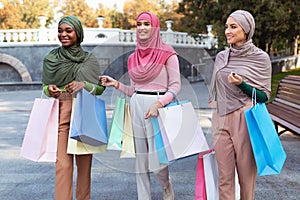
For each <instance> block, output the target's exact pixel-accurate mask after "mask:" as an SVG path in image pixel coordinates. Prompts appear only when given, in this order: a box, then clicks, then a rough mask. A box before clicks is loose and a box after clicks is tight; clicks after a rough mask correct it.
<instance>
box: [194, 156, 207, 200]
mask: <svg viewBox="0 0 300 200" xmlns="http://www.w3.org/2000/svg"><path fill="white" fill-rule="evenodd" d="M205 185H206V184H205V176H204V163H203V157H202V156H201V157H200V155H199V156H198V162H197V167H196V186H195V198H194V200H207V196H206V188H205Z"/></svg>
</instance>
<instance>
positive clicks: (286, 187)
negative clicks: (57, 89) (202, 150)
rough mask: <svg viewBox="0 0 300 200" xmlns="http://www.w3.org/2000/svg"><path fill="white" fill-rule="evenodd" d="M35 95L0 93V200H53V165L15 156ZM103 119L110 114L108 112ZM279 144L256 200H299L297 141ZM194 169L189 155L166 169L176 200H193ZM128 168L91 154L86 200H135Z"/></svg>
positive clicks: (206, 118)
mask: <svg viewBox="0 0 300 200" xmlns="http://www.w3.org/2000/svg"><path fill="white" fill-rule="evenodd" d="M192 87H194V86H192ZM187 94H188V95H195V94H194V93H187ZM114 95H116V94H112V93H110V92H109V91H107V93H106V95H103V98H104V99H105V101H106V104H107V106H108V108H109V107H110V106H111V105H112V102H113V100H112V99H111V98H112V97H111V96H114ZM40 96H41V92H40V91H22V92H0V159H1V162H0V171H1V176H0V198H1V199H3V200H35V199H36V200H52V199H53V187H54V181H55V165H54V164H53V163H35V162H32V161H29V160H26V159H23V158H21V157H20V156H19V153H20V152H19V151H20V147H21V144H22V140H23V137H24V132H25V129H26V126H27V122H28V117H29V114H30V110H31V107H32V104H33V101H34V98H36V97H40ZM183 96H184V97H185V98H187V97H191V96H185V95H183ZM196 96H197V95H196ZM199 96H200V95H198V97H197V98H196V99H198V101H199V108H201V109H197V113H198V116H199V119H200V123H201V125H202V127H203V128H204V130H205V133H206V136H207V138H208V141H209V142H210V141H211V135H210V133H209V127H210V112H209V110H208V109H205V104H204V103H203V101H204V100H203V98H204V99H205V97H199ZM196 101H197V100H196ZM205 102H206V101H205ZM109 114H111V110H108V116H109ZM281 141H282V143H283V146H284V148H285V150H286V153H287V160H286V163H285V166H284V168H283V170H282V173H281V174H280V175H273V176H265V177H258V179H257V187H256V191H255V199H256V200H277V199H278V200H281V199H288V200H297V199H299V198H300V173H299V170H300V159H299V155H300V154H299V146H300V137H298V136H295V135H293V134H291V133H286V134H284V135H282V136H281ZM196 164H197V157H196V156H192V157H189V158H185V159H182V160H179V161H176V162H175V163H173V164H172V165H171V166H170V173H171V177H172V180H173V185H174V190H175V196H176V198H175V199H176V200H193V197H194V187H195V168H196ZM133 166H134V164H133V160H132V159H119V153H118V152H115V151H109V152H106V153H103V154H97V155H95V156H94V159H93V168H92V200H100V199H103V200H122V199H124V200H133V199H137V194H136V183H135V175H134V174H133V173H131V172H132V170H133ZM151 181H152V184H151V187H152V188H151V189H152V195H153V200H160V199H162V191H161V189H160V187H159V184H158V182H157V179H156V178H155V177H153V176H152V177H151Z"/></svg>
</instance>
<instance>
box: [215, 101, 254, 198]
mask: <svg viewBox="0 0 300 200" xmlns="http://www.w3.org/2000/svg"><path fill="white" fill-rule="evenodd" d="M251 106H252V104H251V101H249V102H248V103H247V104H246V105H245V106H244V107H242V108H240V109H238V110H236V111H234V112H232V113H230V114H227V115H225V116H219V115H218V114H216V113H215V112H214V113H213V119H212V122H213V139H214V148H215V151H216V158H217V162H218V170H219V194H220V200H233V199H235V177H234V176H235V167H236V169H237V173H238V177H239V184H240V198H241V200H253V199H254V189H255V182H256V174H257V169H256V164H255V160H254V157H253V152H252V147H251V143H250V138H249V134H248V129H247V124H246V119H245V115H244V111H245V110H246V109H248V108H250V107H251Z"/></svg>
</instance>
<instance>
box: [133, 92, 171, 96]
mask: <svg viewBox="0 0 300 200" xmlns="http://www.w3.org/2000/svg"><path fill="white" fill-rule="evenodd" d="M135 93H137V94H146V95H164V94H166V92H159V91H157V92H155V91H153V92H151V91H135Z"/></svg>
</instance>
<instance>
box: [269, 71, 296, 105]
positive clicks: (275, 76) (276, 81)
mask: <svg viewBox="0 0 300 200" xmlns="http://www.w3.org/2000/svg"><path fill="white" fill-rule="evenodd" d="M287 75H297V76H300V68H298V69H292V70H289V71H285V72H281V73H277V74H273V75H272V82H271V89H272V91H271V97H270V101H272V99H273V98H274V97H275V95H276V91H277V88H278V85H279V81H280V80H281V79H282V78H284V77H285V76H287Z"/></svg>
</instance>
